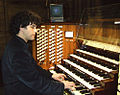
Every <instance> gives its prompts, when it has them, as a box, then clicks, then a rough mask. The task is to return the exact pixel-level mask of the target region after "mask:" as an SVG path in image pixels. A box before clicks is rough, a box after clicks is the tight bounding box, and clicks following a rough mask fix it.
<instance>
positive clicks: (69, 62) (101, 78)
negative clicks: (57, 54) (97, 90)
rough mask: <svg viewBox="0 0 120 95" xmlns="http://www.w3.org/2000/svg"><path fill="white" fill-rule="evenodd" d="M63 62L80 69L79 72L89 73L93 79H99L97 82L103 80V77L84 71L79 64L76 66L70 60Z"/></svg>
mask: <svg viewBox="0 0 120 95" xmlns="http://www.w3.org/2000/svg"><path fill="white" fill-rule="evenodd" d="M63 61H65V62H67V63H68V64H70V65H72V66H74V67H76V68H78V69H79V70H81V71H83V72H85V73H87V74H88V75H91V76H92V77H94V78H95V79H97V80H99V81H101V80H103V77H100V76H98V75H96V74H94V73H92V72H90V71H88V70H86V69H84V68H83V67H81V66H79V65H77V64H75V63H73V62H71V61H69V60H67V59H64V60H63Z"/></svg>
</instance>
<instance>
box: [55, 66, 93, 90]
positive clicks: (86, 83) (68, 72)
mask: <svg viewBox="0 0 120 95" xmlns="http://www.w3.org/2000/svg"><path fill="white" fill-rule="evenodd" d="M57 67H59V68H60V69H62V70H63V71H64V72H66V73H67V74H69V75H70V76H72V77H73V78H74V79H76V80H77V81H79V82H80V83H82V84H83V85H85V86H86V87H88V88H89V89H93V88H95V87H94V86H93V85H91V84H89V83H88V82H86V81H84V80H83V79H81V78H80V77H78V76H77V75H75V74H74V73H72V72H71V71H69V70H68V69H66V68H65V67H63V66H62V65H57Z"/></svg>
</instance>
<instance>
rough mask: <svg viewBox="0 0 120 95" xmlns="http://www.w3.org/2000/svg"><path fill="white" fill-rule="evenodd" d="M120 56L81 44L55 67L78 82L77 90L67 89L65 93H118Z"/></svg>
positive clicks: (73, 94) (91, 94)
mask: <svg viewBox="0 0 120 95" xmlns="http://www.w3.org/2000/svg"><path fill="white" fill-rule="evenodd" d="M84 46H85V45H84ZM91 49H95V50H91ZM99 50H100V53H99ZM94 51H95V52H94ZM104 51H105V53H108V54H104ZM106 51H107V52H106ZM110 54H112V55H111V56H112V57H111V56H110ZM107 55H109V56H107ZM118 56H119V53H117V52H113V51H108V50H104V49H103V50H102V49H97V48H95V47H91V46H86V47H83V46H82V45H81V47H80V48H78V49H76V50H75V51H74V53H73V54H70V55H69V58H67V59H63V60H62V61H61V64H58V65H56V68H55V72H57V73H64V74H65V75H66V76H67V77H68V80H70V81H74V82H75V84H77V87H78V88H76V91H70V90H65V92H66V93H67V94H65V95H116V93H117V79H118V69H119V62H118V61H119V59H117V58H119V57H118Z"/></svg>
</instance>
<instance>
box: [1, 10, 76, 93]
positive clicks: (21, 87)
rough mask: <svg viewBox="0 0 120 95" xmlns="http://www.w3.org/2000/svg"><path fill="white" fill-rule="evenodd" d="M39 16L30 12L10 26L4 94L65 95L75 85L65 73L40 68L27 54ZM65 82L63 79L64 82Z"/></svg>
mask: <svg viewBox="0 0 120 95" xmlns="http://www.w3.org/2000/svg"><path fill="white" fill-rule="evenodd" d="M39 21H40V19H39V17H38V16H37V15H36V14H34V13H32V12H28V11H24V12H20V13H18V14H16V15H15V16H14V17H13V18H12V20H11V24H10V29H11V30H10V32H11V33H12V34H13V38H12V39H11V40H10V41H9V43H8V44H7V47H6V49H5V52H4V56H3V59H2V73H3V81H4V88H5V95H63V91H64V89H66V88H69V89H72V90H73V89H74V87H75V84H74V83H73V82H69V81H65V80H64V77H65V75H64V74H51V73H50V72H48V71H46V70H44V69H42V68H41V67H38V66H37V64H36V62H35V60H34V59H33V57H32V55H31V54H30V52H29V51H28V46H27V42H28V40H34V38H35V30H36V25H37V24H38V22H39ZM61 79H62V80H61Z"/></svg>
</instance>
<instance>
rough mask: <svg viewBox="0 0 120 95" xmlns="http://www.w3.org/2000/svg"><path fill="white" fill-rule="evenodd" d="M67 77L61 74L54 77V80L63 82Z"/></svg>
mask: <svg viewBox="0 0 120 95" xmlns="http://www.w3.org/2000/svg"><path fill="white" fill-rule="evenodd" d="M65 77H66V76H65V75H64V74H59V73H58V74H53V75H52V78H53V79H55V80H58V81H60V82H61V81H64V79H65Z"/></svg>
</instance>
